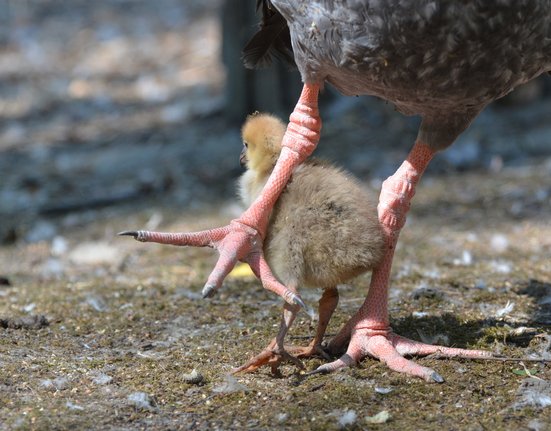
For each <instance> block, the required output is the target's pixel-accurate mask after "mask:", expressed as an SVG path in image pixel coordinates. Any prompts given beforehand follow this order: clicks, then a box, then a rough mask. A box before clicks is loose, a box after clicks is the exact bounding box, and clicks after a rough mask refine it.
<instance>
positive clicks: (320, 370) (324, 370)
mask: <svg viewBox="0 0 551 431" xmlns="http://www.w3.org/2000/svg"><path fill="white" fill-rule="evenodd" d="M330 372H331V371H329V370H328V369H327V368H324V367H323V365H320V366H319V367H318V368H316V369H315V370H312V371H308V372H306V373H304V374H303V376H314V375H316V374H329V373H330Z"/></svg>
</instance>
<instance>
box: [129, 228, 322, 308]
mask: <svg viewBox="0 0 551 431" xmlns="http://www.w3.org/2000/svg"><path fill="white" fill-rule="evenodd" d="M119 235H121V236H132V237H134V239H135V240H137V241H141V242H156V243H159V244H170V245H177V246H192V247H211V248H214V249H216V250H217V251H218V253H219V254H220V257H219V259H218V262H217V263H216V266H215V267H214V270H213V271H212V272H211V274H210V276H209V278H208V279H207V282H206V283H205V286H204V287H203V291H202V295H203V298H209V297H211V296H213V295H214V294H215V292H216V291H217V290H218V289H219V288H220V287H221V286H222V282H223V281H224V278H226V276H227V275H228V274H229V273H230V271H231V270H232V269H233V267H234V266H235V264H236V263H237V261H243V262H247V263H248V264H249V265H250V266H251V269H252V270H253V272H254V273H255V275H256V276H257V277H258V278H259V279H260V281H261V282H262V285H263V287H264V288H265V289H267V290H270V291H272V292H274V293H276V294H277V295H279V296H281V297H282V298H283V299H284V300H285V301H286V302H287V303H289V304H291V305H299V306H300V307H302V308H303V309H304V310H306V312H307V313H308V314H309V315H311V313H312V311H311V310H310V309H309V308H308V307H306V304H304V302H303V301H302V299H301V298H300V296H299V295H298V294H296V293H295V292H293V291H291V290H290V289H288V288H287V287H285V286H284V285H283V284H281V283H280V282H279V281H278V280H277V279H276V278H275V276H274V275H273V273H272V271H271V270H270V267H269V266H268V263H267V262H266V259H265V258H264V253H263V251H262V237H261V235H260V233H259V232H258V231H257V230H256V229H254V228H252V227H250V226H249V225H248V224H246V223H243V222H242V221H241V220H239V219H237V220H232V222H231V223H230V224H229V225H227V226H223V227H220V228H215V229H210V230H205V231H201V232H192V233H164V232H152V231H145V230H138V231H124V232H120V233H119Z"/></svg>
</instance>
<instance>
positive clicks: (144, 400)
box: [127, 392, 157, 410]
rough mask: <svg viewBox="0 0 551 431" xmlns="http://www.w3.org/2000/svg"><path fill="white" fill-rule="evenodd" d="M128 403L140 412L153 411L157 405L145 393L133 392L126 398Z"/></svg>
mask: <svg viewBox="0 0 551 431" xmlns="http://www.w3.org/2000/svg"><path fill="white" fill-rule="evenodd" d="M127 399H128V401H130V403H132V404H133V405H134V406H135V407H136V408H138V409H141V410H155V409H156V408H157V403H156V402H155V400H154V398H153V397H151V396H150V395H149V394H146V393H145V392H133V393H131V394H130V395H128V397H127Z"/></svg>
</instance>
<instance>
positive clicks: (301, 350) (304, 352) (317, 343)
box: [287, 287, 339, 359]
mask: <svg viewBox="0 0 551 431" xmlns="http://www.w3.org/2000/svg"><path fill="white" fill-rule="evenodd" d="M338 303H339V291H338V290H337V288H336V287H330V288H328V289H325V290H324V291H323V294H322V296H321V298H320V300H319V320H318V327H317V329H316V335H315V337H314V339H313V340H312V341H311V342H310V344H309V345H308V346H306V347H298V346H297V347H295V346H288V347H287V351H288V352H289V353H291V354H292V355H294V356H296V357H297V358H308V357H311V356H315V355H320V356H322V357H324V358H325V359H330V357H329V355H328V354H327V353H325V351H324V350H323V348H322V347H321V343H322V341H323V337H324V335H325V331H326V330H327V326H328V325H329V321H330V320H331V316H332V315H333V312H334V311H335V308H337V304H338Z"/></svg>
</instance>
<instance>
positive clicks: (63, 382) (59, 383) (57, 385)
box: [40, 377, 69, 391]
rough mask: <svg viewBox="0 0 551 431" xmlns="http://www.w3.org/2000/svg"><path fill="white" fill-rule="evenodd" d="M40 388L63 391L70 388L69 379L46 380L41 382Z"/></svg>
mask: <svg viewBox="0 0 551 431" xmlns="http://www.w3.org/2000/svg"><path fill="white" fill-rule="evenodd" d="M40 386H42V387H43V388H45V389H53V390H57V391H62V390H63V389H66V388H67V387H68V386H69V379H67V378H66V377H56V378H55V379H53V380H51V379H45V380H42V381H41V382H40Z"/></svg>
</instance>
